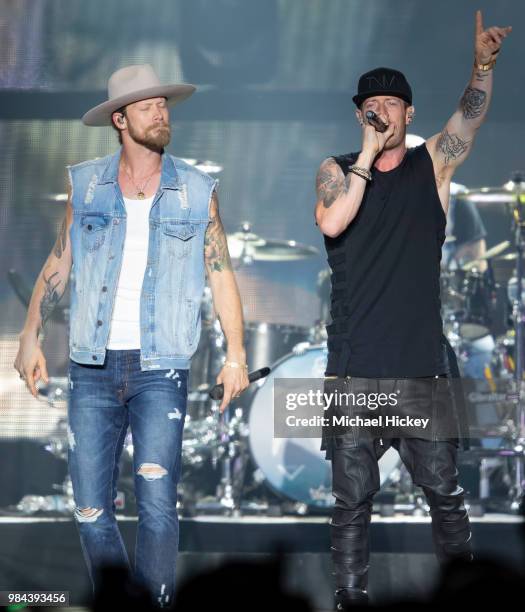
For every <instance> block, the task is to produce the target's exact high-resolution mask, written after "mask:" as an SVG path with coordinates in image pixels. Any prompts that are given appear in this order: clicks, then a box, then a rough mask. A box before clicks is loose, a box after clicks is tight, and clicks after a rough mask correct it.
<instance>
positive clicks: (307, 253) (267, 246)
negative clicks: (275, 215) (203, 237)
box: [227, 232, 319, 261]
mask: <svg viewBox="0 0 525 612" xmlns="http://www.w3.org/2000/svg"><path fill="white" fill-rule="evenodd" d="M227 239H228V250H229V251H230V256H231V257H232V259H239V258H241V257H248V258H249V259H252V260H253V261H294V260H298V259H306V258H307V257H313V256H315V255H319V250H318V249H316V248H315V247H313V246H309V245H307V244H301V243H300V242H296V241H295V240H271V239H270V240H267V239H265V238H261V237H260V236H258V235H257V234H254V233H253V232H235V233H233V234H228V236H227Z"/></svg>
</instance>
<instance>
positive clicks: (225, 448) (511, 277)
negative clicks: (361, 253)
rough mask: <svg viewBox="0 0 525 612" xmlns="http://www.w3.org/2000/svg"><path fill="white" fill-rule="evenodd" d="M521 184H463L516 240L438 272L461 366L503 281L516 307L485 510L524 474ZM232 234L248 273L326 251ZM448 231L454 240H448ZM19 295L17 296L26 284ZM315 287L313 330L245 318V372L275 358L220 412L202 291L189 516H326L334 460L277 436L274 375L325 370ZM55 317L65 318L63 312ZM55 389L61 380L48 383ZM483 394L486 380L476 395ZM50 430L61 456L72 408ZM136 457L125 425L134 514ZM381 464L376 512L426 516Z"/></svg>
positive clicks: (323, 304) (393, 457)
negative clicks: (504, 214) (507, 221)
mask: <svg viewBox="0 0 525 612" xmlns="http://www.w3.org/2000/svg"><path fill="white" fill-rule="evenodd" d="M522 185H523V183H522V182H521V178H520V177H516V178H515V180H514V181H513V183H512V185H507V186H505V187H504V188H502V189H494V188H483V189H479V190H465V191H464V192H463V193H460V194H458V197H459V198H463V199H465V200H470V201H473V202H475V204H476V205H477V206H479V207H485V206H487V207H494V206H496V207H499V209H500V210H502V208H505V207H506V210H507V211H508V212H509V213H510V218H511V220H512V229H513V233H514V240H513V243H512V244H511V242H510V241H505V242H502V243H500V244H497V245H496V246H495V247H493V248H491V249H489V250H488V251H487V252H486V253H484V254H483V255H482V256H481V257H479V258H478V259H476V260H474V261H470V262H467V263H464V264H463V265H461V266H458V267H457V269H455V270H444V271H443V273H442V281H441V282H442V284H441V302H442V313H443V322H444V332H445V334H446V336H447V337H448V339H449V341H450V342H451V344H452V346H453V347H454V349H455V351H456V353H457V355H458V358H459V359H458V361H459V362H460V368H463V367H464V365H465V364H466V363H467V362H468V359H469V354H470V352H471V351H470V349H471V347H472V346H473V345H474V344H475V343H476V342H478V341H479V340H480V339H483V338H485V337H487V336H491V335H493V333H494V332H493V330H494V329H496V328H497V325H496V324H497V322H498V316H500V315H498V313H500V312H501V311H502V308H501V304H500V303H498V302H499V301H500V299H499V298H498V296H499V295H500V294H499V293H498V288H499V287H501V286H502V285H503V286H504V285H506V287H507V296H508V304H509V305H510V308H509V309H507V308H504V309H503V310H509V311H510V310H511V311H512V316H510V317H508V321H510V324H509V325H508V326H507V331H505V333H504V334H499V335H496V338H495V342H494V346H493V348H492V349H491V351H492V356H491V359H490V363H489V364H487V365H486V367H485V369H484V373H485V377H484V378H485V379H484V380H483V381H481V383H482V384H484V385H489V387H488V390H489V391H490V390H492V391H493V390H494V389H493V387H492V386H491V385H492V384H493V383H494V381H495V380H497V381H504V382H505V388H506V389H507V390H508V392H506V394H504V401H503V404H505V402H506V404H505V405H507V404H509V403H510V404H512V406H513V407H514V408H515V413H516V415H517V416H515V417H509V418H507V417H508V414H510V412H509V411H507V412H506V411H505V410H506V409H505V406H503V407H501V406H498V410H499V412H497V414H498V418H499V419H500V420H503V421H504V422H505V423H506V425H507V426H506V427H503V428H502V427H498V423H496V424H494V423H493V424H488V425H485V426H483V427H484V428H483V427H481V428H480V430H479V437H480V440H487V439H489V438H491V436H492V438H493V440H495V441H496V444H495V445H494V444H492V445H491V444H485V445H484V444H480V446H479V447H477V448H476V447H475V448H474V451H473V452H474V453H475V456H476V457H477V464H476V465H477V467H476V470H477V473H479V481H478V482H477V483H476V485H474V486H473V489H475V490H476V494H475V495H474V497H475V498H476V501H479V502H480V507H483V508H485V509H486V508H488V507H489V505H490V504H489V500H490V499H492V498H494V492H495V491H499V492H500V494H501V497H502V502H501V507H504V508H505V509H506V510H508V511H513V510H516V509H517V506H518V503H519V500H520V498H521V495H522V494H523V481H524V476H523V459H524V448H525V439H524V432H525V417H524V410H523V406H524V404H525V389H524V381H523V369H524V357H523V341H524V338H523V329H522V327H523V321H524V320H525V317H524V314H525V311H524V309H525V307H524V303H525V300H524V298H525V287H523V280H522V279H523V270H522V254H523V242H524V240H523V227H525V220H524V219H523V218H522V217H523V212H522V208H523V206H522V205H523V204H525V196H522V195H521V187H522ZM227 238H228V246H229V250H230V255H231V258H232V262H233V265H234V268H235V269H236V270H240V269H242V270H243V272H246V271H248V272H249V270H250V267H251V266H252V265H253V264H254V262H259V261H260V262H273V263H275V264H282V263H283V262H291V261H299V260H305V259H307V258H312V257H316V256H318V255H319V251H318V249H316V248H315V247H312V246H309V245H305V244H300V243H298V242H295V241H293V240H275V239H267V238H263V237H261V236H259V235H257V234H255V233H254V232H253V231H252V228H251V226H250V224H249V223H248V222H245V223H242V224H241V226H240V229H239V231H237V232H235V233H232V234H231V235H228V237H227ZM448 240H449V241H450V240H453V238H451V237H448ZM13 284H14V283H13ZM17 293H18V294H19V295H20V288H18V291H17ZM26 293H27V292H26ZM317 295H318V298H319V304H320V309H319V318H318V320H317V321H316V322H315V324H314V325H313V326H311V327H302V326H293V325H287V324H279V323H265V322H259V321H247V322H246V326H245V346H246V351H247V361H248V364H249V367H250V370H255V369H258V368H260V367H264V366H271V373H270V375H269V376H267V377H266V378H265V379H263V380H260V381H258V382H257V383H254V384H252V385H251V386H250V387H249V388H248V389H247V390H246V392H245V393H243V394H242V395H241V396H240V398H238V399H237V400H234V401H233V402H232V403H231V404H230V406H229V407H228V409H227V410H226V411H225V412H224V414H222V415H221V414H219V410H218V402H216V401H213V400H212V399H211V398H210V396H209V391H210V389H211V388H212V387H213V385H214V384H215V378H216V375H217V373H218V372H219V371H220V369H221V367H222V363H223V362H224V361H225V352H226V351H225V344H226V342H225V338H224V335H223V333H222V331H221V328H220V325H219V323H218V320H217V318H216V316H215V315H214V312H213V304H212V296H211V291H210V290H209V288H206V289H205V291H204V295H203V300H202V311H201V320H202V333H201V338H200V342H199V346H198V348H197V351H196V353H195V355H194V358H193V360H192V366H191V371H190V378H189V381H190V382H189V393H188V410H187V417H186V423H185V431H184V440H183V445H182V457H183V477H182V480H181V484H180V485H179V489H180V510H181V512H182V514H186V515H190V516H193V515H197V514H205V513H208V514H210V513H213V514H217V513H222V514H239V513H243V514H263V515H279V514H281V513H295V514H298V515H304V514H307V513H310V514H311V513H314V514H315V513H321V514H322V513H326V512H327V511H328V510H329V509H330V508H331V506H332V503H333V497H332V494H331V473H330V463H329V462H328V461H326V460H325V457H324V452H322V451H320V439H313V438H293V439H292V438H275V437H274V435H273V383H274V380H275V379H277V378H323V376H324V371H325V367H326V361H327V348H326V331H325V327H326V324H327V323H328V322H329V310H330V272H329V270H322V271H321V272H320V273H319V275H318V282H317ZM26 297H27V296H26ZM55 316H58V315H55ZM60 316H61V317H62V318H64V319H67V315H64V313H62V314H61V315H60ZM500 318H501V317H500ZM508 321H507V320H506V321H505V323H507V322H508ZM55 382H56V384H55ZM59 383H62V384H59ZM51 387H53V389H54V387H56V389H55V390H54V391H53V389H52V388H51ZM43 392H45V393H46V395H47V400H48V401H49V402H52V401H53V397H55V396H56V395H57V394H58V396H60V397H62V398H63V397H64V396H65V395H67V384H64V381H63V380H60V381H53V380H51V381H50V383H49V385H48V389H47V390H43V391H41V393H43ZM483 392H484V390H483V389H482V391H481V395H483ZM512 419H514V420H513V421H512ZM510 421H512V423H510ZM511 425H512V426H511ZM52 438H53V439H50V440H48V442H47V446H46V448H47V450H49V451H50V452H52V453H53V454H55V455H56V456H58V457H61V458H63V459H66V456H67V426H66V417H65V416H63V417H62V418H61V419H60V421H59V424H58V426H57V428H56V435H54V436H52ZM476 453H477V454H476ZM132 457H133V440H132V438H131V436H130V435H129V434H128V437H127V438H126V441H125V447H124V452H123V461H124V464H125V465H124V467H123V469H122V471H121V481H120V484H119V489H123V490H121V492H120V494H119V495H120V496H121V498H120V499H121V501H122V499H126V502H122V503H121V504H120V505H121V507H122V509H125V510H126V511H127V512H129V511H130V509H131V511H133V509H134V507H133V494H132V488H133V487H132V480H133V474H132V467H131V465H132V461H131V460H132ZM379 466H380V477H381V478H380V479H381V484H382V491H381V493H380V494H378V496H376V497H377V499H378V500H379V502H378V503H379V509H380V511H381V512H384V513H387V514H388V513H391V512H393V511H404V512H407V513H410V514H420V513H423V512H424V511H425V510H427V509H428V508H426V506H425V502H424V499H423V496H422V494H421V492H420V491H419V489H417V488H416V487H414V486H413V485H412V484H411V482H410V479H409V477H408V474H407V472H406V469H405V468H404V466H403V465H402V463H401V461H400V459H399V456H398V454H397V453H396V452H395V451H394V450H393V449H389V450H388V451H387V452H386V453H385V454H384V456H383V457H382V458H381V460H380V462H379ZM123 483H124V484H123ZM126 483H127V484H126ZM59 488H60V489H61V494H62V498H63V499H62V502H61V504H58V505H56V504H55V509H56V508H57V507H58V506H60V508H62V509H63V510H64V511H68V512H70V511H71V509H72V507H73V501H72V490H71V484H70V481H69V479H66V481H65V482H64V483H63V484H62V485H59ZM501 491H503V492H502V493H501ZM381 496H382V497H381ZM46 503H47V502H44V501H43V502H42V503H40V504H39V503H38V500H35V499H32V498H31V496H29V497H28V498H27V499H23V500H22V501H21V502H20V503H19V505H18V507H19V511H20V512H25V513H32V512H35V511H37V510H43V509H44V510H45V509H47V506H46ZM473 504H474V502H473ZM118 507H119V503H118V501H117V508H118ZM376 509H377V506H376Z"/></svg>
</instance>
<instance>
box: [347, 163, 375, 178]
mask: <svg viewBox="0 0 525 612" xmlns="http://www.w3.org/2000/svg"><path fill="white" fill-rule="evenodd" d="M349 171H350V172H353V173H354V174H357V176H360V177H361V178H364V179H365V181H369V182H370V181H371V180H372V173H371V172H370V170H367V169H366V168H361V167H360V166H356V165H354V166H350V168H349Z"/></svg>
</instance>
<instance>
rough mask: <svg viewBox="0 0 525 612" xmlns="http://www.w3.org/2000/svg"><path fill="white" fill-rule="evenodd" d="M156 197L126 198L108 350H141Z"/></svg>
mask: <svg viewBox="0 0 525 612" xmlns="http://www.w3.org/2000/svg"><path fill="white" fill-rule="evenodd" d="M154 197H155V196H151V198H146V199H144V200H132V199H130V198H124V205H125V207H126V214H127V218H126V238H125V240H124V251H123V253H122V267H121V268H120V275H119V279H118V284H117V291H116V294H115V304H114V306H113V314H112V317H111V324H110V330H109V338H108V342H107V344H106V348H108V349H114V350H119V349H120V350H122V349H137V348H140V293H141V290H142V280H143V278H144V272H145V270H146V265H147V261H148V241H149V211H150V208H151V204H152V202H153V198H154Z"/></svg>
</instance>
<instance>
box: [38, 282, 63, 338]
mask: <svg viewBox="0 0 525 612" xmlns="http://www.w3.org/2000/svg"><path fill="white" fill-rule="evenodd" d="M42 277H43V279H44V283H45V289H44V295H43V296H42V299H41V300H40V317H41V319H42V322H41V327H44V324H45V322H46V321H47V319H48V318H49V315H50V314H51V312H52V311H53V309H54V308H55V306H56V305H57V304H58V302H59V300H60V298H61V297H62V293H59V292H58V291H57V287H58V286H59V285H60V283H61V282H62V281H61V279H60V275H59V273H58V271H57V272H53V274H51V276H50V277H49V278H46V275H45V272H43V273H42Z"/></svg>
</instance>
